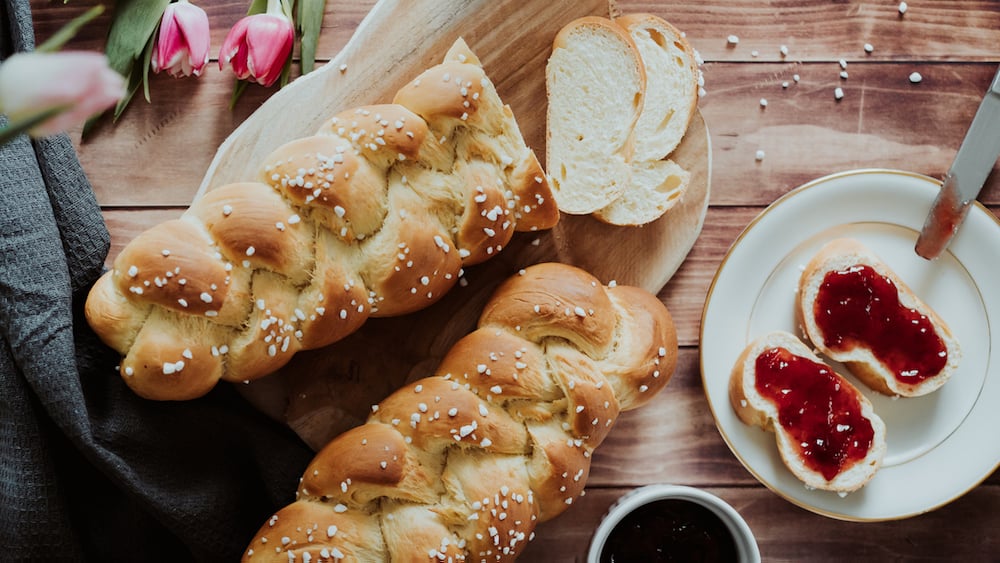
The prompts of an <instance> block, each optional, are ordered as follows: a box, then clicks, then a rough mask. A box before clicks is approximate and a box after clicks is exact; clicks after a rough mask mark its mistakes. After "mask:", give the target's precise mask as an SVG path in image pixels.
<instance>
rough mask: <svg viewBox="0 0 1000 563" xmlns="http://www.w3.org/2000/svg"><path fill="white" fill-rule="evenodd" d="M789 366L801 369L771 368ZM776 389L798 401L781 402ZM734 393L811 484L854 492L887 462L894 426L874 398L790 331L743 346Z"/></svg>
mask: <svg viewBox="0 0 1000 563" xmlns="http://www.w3.org/2000/svg"><path fill="white" fill-rule="evenodd" d="M769 366H770V367H772V368H774V369H768V367H769ZM775 366H777V367H775ZM799 366H802V367H805V368H807V369H803V370H799V369H798V367H799ZM820 368H822V369H823V370H824V371H818V370H819V369H820ZM785 369H791V370H794V371H787V372H784V373H785V374H786V375H788V376H798V377H790V380H789V381H780V380H779V379H778V378H775V377H773V376H772V375H769V373H781V370H785ZM760 370H767V372H768V373H765V372H762V371H760ZM779 384H780V385H779ZM769 390H773V391H775V392H776V394H779V395H781V396H782V397H788V398H789V399H790V401H789V402H788V403H787V404H785V405H783V406H781V405H779V404H778V402H777V401H775V400H772V399H771V398H769ZM782 390H784V391H786V393H782ZM729 399H730V402H731V403H732V405H733V409H734V410H735V411H736V414H737V416H739V418H740V420H742V421H743V422H744V423H746V424H748V425H751V426H758V427H760V428H762V429H764V430H767V431H771V432H774V433H775V440H776V442H777V446H778V453H779V454H780V456H781V460H782V462H783V463H784V464H785V466H786V467H788V469H789V471H791V472H792V474H793V475H795V477H797V478H798V479H799V480H801V481H802V482H803V483H805V485H806V486H807V487H810V488H815V489H821V490H826V491H835V492H838V493H842V494H846V493H849V492H852V491H856V490H858V489H860V488H861V487H863V486H864V485H865V484H867V483H868V482H869V481H870V480H871V479H872V477H874V475H875V473H876V472H877V471H878V469H879V468H880V467H881V465H882V460H883V458H884V457H885V451H886V442H885V432H886V428H885V423H884V422H883V421H882V419H881V418H880V417H879V416H878V415H877V414H875V411H874V410H873V408H872V405H871V402H870V401H869V400H868V399H867V398H866V397H865V396H864V395H862V394H861V392H860V391H858V389H857V388H856V387H854V385H853V384H851V382H850V381H848V380H847V379H845V378H844V377H843V376H842V375H840V374H838V373H836V372H835V371H834V370H833V369H832V368H830V367H829V366H827V365H825V364H823V362H822V360H820V358H819V357H818V356H816V355H815V354H814V353H813V352H812V350H810V349H809V347H808V346H806V345H805V344H804V343H802V341H801V340H799V339H798V338H796V337H795V336H793V335H792V334H790V333H788V332H784V331H775V332H771V333H768V334H766V335H764V336H762V337H760V338H758V339H757V340H755V341H753V342H751V343H750V344H749V345H748V346H747V347H746V348H745V349H744V350H743V353H742V354H741V355H740V357H739V360H737V362H736V364H735V365H734V366H733V371H732V373H731V375H730V379H729ZM806 399H808V400H806ZM800 430H802V431H801V432H800ZM854 444H857V445H856V446H855V445H854ZM851 454H853V456H852V455H851ZM844 457H847V458H848V459H847V461H842V460H843V458H844ZM817 464H818V465H817ZM841 464H842V465H841Z"/></svg>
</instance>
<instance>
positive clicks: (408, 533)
mask: <svg viewBox="0 0 1000 563" xmlns="http://www.w3.org/2000/svg"><path fill="white" fill-rule="evenodd" d="M535 305H538V307H537V309H536V308H535ZM567 306H568V307H569V312H568V313H567V311H566V307H567ZM577 307H579V308H581V309H582V310H583V313H582V314H578V312H577V311H576V308H577ZM557 312H558V314H556V313H557ZM587 319H590V321H589V322H588V321H587ZM676 354H677V338H676V333H675V332H674V328H673V322H672V320H671V318H670V314H669V313H668V312H667V309H666V307H664V306H663V304H662V303H661V302H660V301H659V300H658V299H657V298H656V297H655V296H652V295H650V294H648V293H646V292H644V291H643V290H641V289H636V288H629V287H622V286H616V287H606V286H604V285H603V284H601V283H600V282H598V281H597V280H596V278H594V277H593V276H591V275H590V274H588V273H586V272H584V271H582V270H580V269H578V268H574V267H572V266H568V265H564V264H537V265H534V266H531V267H529V268H527V269H525V270H524V271H522V272H521V273H520V274H518V275H515V276H513V277H512V278H510V279H509V280H507V281H505V282H504V283H502V284H501V285H500V286H499V287H498V289H497V290H496V291H495V292H494V294H493V296H491V298H490V300H489V301H488V303H487V305H486V307H485V308H484V311H483V313H482V315H481V316H480V320H479V327H478V328H477V329H476V330H475V331H473V332H472V333H470V334H469V335H467V336H466V337H464V338H462V339H461V340H459V341H458V342H457V343H456V344H455V345H454V347H452V349H451V350H450V351H449V352H448V353H447V354H446V355H445V357H444V359H443V360H442V362H441V364H440V365H439V366H438V369H437V370H436V371H435V375H432V376H430V377H426V378H423V379H419V380H417V381H415V382H412V383H411V384H409V385H407V386H405V387H403V388H401V389H398V390H397V391H395V392H393V393H392V394H390V395H389V396H388V397H387V398H386V399H384V400H383V401H382V402H381V403H380V404H378V405H376V406H375V407H373V412H372V414H371V416H370V417H369V419H368V421H367V422H366V423H365V424H362V425H361V426H358V427H355V428H353V429H351V430H349V431H347V432H345V433H344V434H341V435H340V436H339V437H337V438H335V439H334V440H333V441H331V442H330V443H329V444H328V445H327V446H326V447H324V448H323V449H322V450H320V452H319V453H318V454H317V455H316V457H315V458H314V459H313V461H312V463H310V465H309V467H307V468H306V471H305V473H304V474H303V476H302V482H301V487H300V489H299V492H298V501H297V502H296V504H302V503H309V504H314V505H317V506H319V507H321V508H322V509H323V510H327V511H329V512H334V513H340V514H342V515H348V514H349V515H355V516H358V517H364V518H369V519H370V521H371V524H370V528H373V529H374V528H379V529H381V531H382V539H381V541H380V542H377V545H383V546H384V551H383V552H382V553H381V554H379V556H378V557H377V559H378V560H383V561H392V562H396V561H438V560H452V561H483V560H485V561H514V560H515V559H516V557H517V555H518V554H520V553H521V551H522V550H523V548H524V546H525V545H526V544H527V542H528V541H529V540H530V539H531V537H532V535H533V533H534V529H535V526H536V524H537V523H538V522H541V521H545V520H548V519H550V518H553V517H555V516H557V515H558V514H560V513H562V512H563V511H564V510H566V509H567V508H569V506H570V505H572V503H573V502H574V500H575V499H577V498H579V497H580V496H581V495H582V494H583V493H584V487H585V485H586V481H587V476H588V474H589V472H590V459H591V454H592V453H593V451H594V449H595V448H596V447H598V446H599V445H600V444H601V442H602V441H603V440H604V439H605V437H606V436H607V434H608V432H609V431H610V430H611V427H612V425H613V424H614V421H615V420H616V419H617V417H618V414H619V412H620V411H621V410H623V409H627V408H634V407H635V406H638V405H640V404H642V403H644V402H646V401H647V400H648V399H649V398H651V397H652V396H653V395H655V394H656V393H657V392H658V391H659V390H660V389H662V387H663V386H664V385H665V384H666V383H667V381H668V380H669V379H670V377H671V375H672V372H673V369H674V366H675V365H676ZM657 370H658V373H657V374H656V375H655V376H654V375H653V372H654V371H657ZM293 506H294V505H293ZM278 515H279V517H281V518H284V516H282V512H279V513H278ZM301 524H302V525H304V526H306V527H308V526H309V524H308V521H303V522H302V523H301ZM261 534H267V535H268V536H269V537H271V539H272V540H273V533H272V532H270V531H269V530H268V529H266V528H264V527H262V528H261V531H260V533H259V534H258V537H257V538H255V539H254V540H253V541H252V542H251V547H252V546H256V545H260V543H261V539H262V536H261ZM268 543H271V540H269V541H268ZM324 545H327V546H328V547H330V546H334V545H336V542H335V541H332V542H331V543H329V544H324ZM348 547H351V546H350V544H348ZM345 553H346V552H345ZM313 556H315V554H313ZM428 557H430V558H431V559H427V558H428ZM254 560H255V559H254V558H253V557H251V556H247V557H244V561H254Z"/></svg>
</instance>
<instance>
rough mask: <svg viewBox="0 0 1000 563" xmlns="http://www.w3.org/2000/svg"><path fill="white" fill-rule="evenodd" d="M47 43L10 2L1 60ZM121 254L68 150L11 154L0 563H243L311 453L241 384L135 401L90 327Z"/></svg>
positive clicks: (22, 9) (5, 236) (19, 146)
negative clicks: (251, 402) (90, 298)
mask: <svg viewBox="0 0 1000 563" xmlns="http://www.w3.org/2000/svg"><path fill="white" fill-rule="evenodd" d="M33 44H34V36H33V32H32V23H31V13H30V8H29V3H28V0H0V49H2V55H4V56H9V55H10V53H12V52H16V51H21V50H28V49H31V48H32V46H33ZM0 123H5V118H4V117H3V116H0ZM108 248H109V237H108V231H107V228H106V227H105V224H104V221H103V218H102V216H101V212H100V208H99V207H98V204H97V201H96V199H95V197H94V193H93V191H92V189H91V187H90V184H89V182H88V181H87V179H86V177H85V176H84V173H83V171H82V169H81V167H80V164H79V162H78V160H77V157H76V154H75V152H74V149H73V145H72V143H71V142H70V140H69V139H68V138H67V137H66V136H59V137H53V138H49V139H45V140H41V141H32V140H30V139H29V138H27V137H26V136H21V137H19V138H17V139H15V140H14V141H13V142H10V143H7V144H6V145H3V146H0V546H2V547H0V549H2V552H0V553H2V555H0V559H2V560H3V561H234V560H238V558H239V556H240V554H241V551H242V550H243V548H244V547H245V546H246V544H247V542H248V541H249V540H250V538H252V537H253V534H254V533H255V532H256V529H257V527H258V526H259V524H260V522H262V521H264V520H266V519H267V517H268V516H269V515H270V514H271V513H272V512H273V511H274V510H275V509H276V508H278V507H280V506H283V505H285V504H287V503H288V502H290V501H291V500H292V497H293V495H294V490H295V487H296V485H297V482H298V477H299V475H300V474H301V473H302V470H303V468H304V467H305V466H306V464H307V463H308V461H309V459H310V458H311V452H310V451H309V449H308V448H307V447H306V446H305V445H304V444H303V443H302V442H301V441H300V440H299V439H298V438H297V437H296V436H295V435H294V434H293V433H291V432H290V431H289V430H287V429H286V428H284V427H282V426H281V425H279V424H277V423H274V422H272V421H270V420H268V419H267V418H266V417H264V416H262V415H261V414H259V413H258V412H257V411H255V410H253V409H252V408H250V407H249V406H248V405H247V404H246V403H245V402H244V401H243V400H242V399H241V398H240V397H239V396H238V394H237V393H236V392H235V390H234V389H233V388H232V387H230V386H220V387H218V388H216V389H215V390H214V391H213V392H212V393H210V394H209V395H208V396H206V397H204V398H203V399H199V400H196V401H190V402H185V403H157V402H151V401H146V400H143V399H140V398H139V397H137V396H136V395H135V394H133V393H132V392H131V391H129V390H128V389H127V388H126V387H125V385H124V384H123V383H122V382H121V378H120V377H118V375H117V374H116V373H115V366H116V364H117V362H118V358H117V356H116V355H115V354H114V353H113V352H111V351H110V350H109V349H107V348H106V347H105V346H103V344H101V343H100V342H99V341H98V340H97V338H96V337H95V336H94V335H93V333H92V332H90V330H89V327H88V326H87V324H86V321H85V320H84V318H83V315H82V303H83V300H84V299H85V297H86V292H87V289H88V288H89V286H90V284H91V283H93V281H94V280H95V279H96V278H97V276H98V275H99V274H100V273H101V271H102V269H103V267H104V261H105V258H106V256H107V252H108Z"/></svg>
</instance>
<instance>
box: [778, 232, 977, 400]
mask: <svg viewBox="0 0 1000 563" xmlns="http://www.w3.org/2000/svg"><path fill="white" fill-rule="evenodd" d="M864 267H867V269H866V268H864ZM849 271H850V272H854V273H853V274H847V273H846V272H849ZM837 272H841V274H840V276H838V277H830V278H829V280H830V281H831V282H834V281H835V280H839V281H836V285H827V286H825V289H823V292H822V293H821V287H824V283H825V281H824V280H827V276H828V275H830V276H835V275H836V273H837ZM865 272H868V274H866V273H865ZM869 274H870V275H871V276H874V277H872V279H871V280H869V279H868V276H869ZM845 284H848V285H845ZM858 284H864V288H863V290H862V289H861V288H860V287H859V285H858ZM873 284H877V287H880V288H881V290H879V291H880V292H877V293H875V294H872V293H871V291H872V289H871V288H872V287H873ZM852 287H853V288H854V289H853V290H852V289H850V288H852ZM835 292H843V293H841V294H840V297H835V296H836V295H837V293H835ZM881 292H884V293H885V296H882V293H881ZM871 295H874V296H875V297H880V298H879V299H878V300H874V299H872V298H871V297H869V296H871ZM862 296H864V299H863V300H862V299H861V297H862ZM844 297H852V298H853V299H852V300H851V301H848V302H847V305H846V306H845V305H838V306H836V307H831V306H827V305H822V304H820V303H818V302H817V301H818V300H820V299H822V300H824V301H826V300H833V301H834V302H843V301H845V300H844V299H843V298H844ZM896 299H898V307H896V306H894V304H893V301H895V300H896ZM796 307H797V314H798V317H799V320H800V322H801V324H802V329H803V331H804V332H805V334H806V335H807V336H808V337H809V340H810V341H812V343H813V345H814V346H815V347H816V348H817V349H818V350H819V351H820V352H821V353H822V354H823V355H825V356H826V357H828V358H830V359H832V360H834V361H838V362H843V363H844V365H845V366H846V367H847V369H849V370H850V371H851V373H853V374H854V375H855V376H856V377H857V378H858V379H860V380H861V381H862V382H864V383H865V384H866V385H868V386H869V387H871V388H872V389H874V390H875V391H878V392H880V393H884V394H886V395H900V396H904V397H917V396H921V395H926V394H928V393H931V392H932V391H934V390H936V389H938V388H940V387H941V386H942V385H944V383H945V382H946V381H948V379H949V378H951V376H952V374H954V372H955V370H956V369H957V368H958V365H959V362H960V360H961V356H962V352H961V348H960V347H959V343H958V340H957V339H956V338H955V336H954V335H953V334H952V332H951V330H950V329H949V328H948V325H947V324H945V322H944V320H942V319H941V317H939V316H938V314H937V313H936V312H935V311H934V310H932V309H931V308H930V307H929V306H927V305H926V304H925V303H924V302H923V301H921V300H920V299H919V298H918V297H917V296H916V295H914V293H913V291H912V290H911V289H910V288H909V287H908V286H907V285H906V283H904V282H903V280H901V279H900V278H899V276H897V275H896V273H895V272H893V271H892V270H891V269H890V268H889V266H887V265H886V264H885V263H884V262H883V261H882V260H881V259H880V258H879V257H878V256H876V255H875V254H874V253H873V252H872V251H871V250H870V249H869V248H867V247H866V246H865V245H863V244H862V243H861V242H859V241H857V240H855V239H850V238H840V239H835V240H833V241H830V242H828V243H827V244H826V245H824V246H823V247H822V248H821V249H820V250H819V252H817V253H816V255H815V256H814V257H813V258H812V260H810V261H809V263H808V264H807V265H806V268H805V270H803V272H802V275H801V277H800V279H799V294H798V300H797V306H796ZM880 308H884V311H887V313H885V314H882V313H878V312H877V311H878V310H879V309H880ZM852 311H853V313H854V314H853V315H852V314H851V312H852ZM897 311H898V312H900V316H896V312H897ZM849 319H854V321H853V322H850V320H849ZM823 327H827V328H828V329H827V330H823ZM834 329H836V330H834ZM942 354H943V356H944V357H941V355H942Z"/></svg>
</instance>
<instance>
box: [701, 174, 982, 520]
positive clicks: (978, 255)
mask: <svg viewBox="0 0 1000 563" xmlns="http://www.w3.org/2000/svg"><path fill="white" fill-rule="evenodd" d="M939 187H940V182H938V181H937V180H934V179H932V178H929V177H926V176H922V175H918V174H913V173H909V172H900V171H895V170H858V171H851V172H844V173H839V174H834V175H832V176H826V177H823V178H820V179H818V180H814V181H813V182H810V183H808V184H806V185H804V186H801V187H799V188H797V189H795V190H793V191H791V192H789V193H788V194H786V195H785V196H783V197H782V198H780V199H778V200H777V201H776V202H774V204H772V205H771V206H769V207H768V208H767V209H766V210H765V211H764V212H763V213H761V214H760V215H759V216H758V217H757V218H756V219H755V220H754V221H753V222H752V223H751V224H750V225H749V226H748V227H747V228H746V229H745V230H744V231H743V233H742V234H741V235H740V237H739V238H738V239H737V240H736V242H735V243H734V244H733V246H732V247H731V248H730V250H729V253H728V254H727V256H726V258H725V259H724V260H723V262H722V266H721V267H720V268H719V271H718V273H717V274H716V277H715V280H714V281H713V283H712V287H711V288H710V290H709V292H708V297H707V299H706V302H705V310H704V313H703V316H702V327H701V369H702V380H703V382H704V385H705V392H706V394H707V396H708V401H709V405H710V406H711V409H712V413H713V415H714V416H715V420H716V424H717V425H718V427H719V431H720V432H721V433H722V437H723V438H724V439H725V441H726V442H727V443H728V444H729V447H730V448H731V449H732V451H733V453H735V454H736V457H737V458H739V460H740V461H741V462H742V463H743V465H744V466H746V468H747V469H748V470H749V471H750V472H751V473H752V474H753V475H754V476H755V477H756V478H757V479H758V480H760V481H761V483H763V484H764V485H766V486H767V487H768V488H770V489H771V490H773V491H774V492H775V493H777V494H778V495H780V496H782V497H784V498H785V499H787V500H789V501H790V502H792V503H795V504H797V505H799V506H802V507H804V508H806V509H809V510H811V511H813V512H816V513H819V514H823V515H825V516H829V517H832V518H839V519H844V520H857V521H873V520H890V519H898V518H906V517H909V516H914V515H917V514H920V513H923V512H927V511H929V510H932V509H934V508H937V507H939V506H942V505H944V504H946V503H948V502H950V501H952V500H954V499H956V498H958V497H959V496H961V495H962V494H964V493H965V492H967V491H969V490H970V489H972V488H973V487H975V486H976V485H978V484H979V483H980V482H981V481H982V480H983V479H985V478H986V477H988V476H989V475H990V474H991V473H992V472H993V471H994V470H995V469H996V468H997V467H998V465H1000V440H997V439H996V431H997V429H998V428H1000V374H998V373H997V371H998V367H997V366H996V365H994V364H993V363H992V351H993V350H994V349H997V350H998V351H1000V341H998V339H1000V328H998V330H997V331H995V332H994V331H993V330H992V321H997V322H1000V222H998V221H997V219H996V217H994V216H993V215H992V214H991V213H990V212H989V211H988V210H986V208H984V207H982V206H981V205H979V204H976V205H975V206H974V207H973V208H972V209H971V210H970V212H969V215H968V218H967V219H966V222H965V223H964V224H963V226H962V228H961V229H960V231H959V233H958V234H957V235H956V237H955V238H954V239H953V240H952V243H951V245H950V246H949V248H948V251H947V252H946V253H945V254H944V255H942V256H941V257H940V258H938V259H937V260H935V261H933V262H929V261H927V260H924V259H923V258H920V257H919V256H917V255H916V253H915V252H914V250H913V246H914V244H915V242H916V239H917V234H918V232H919V230H920V228H921V226H922V225H923V223H924V219H925V217H926V215H927V211H928V210H929V209H930V206H931V203H932V202H933V200H934V197H935V195H936V194H937V192H938V189H939ZM843 236H849V237H853V238H856V239H858V240H860V241H861V242H863V243H864V244H866V245H867V246H868V247H869V248H871V249H872V250H873V251H874V252H875V253H876V254H878V255H879V257H880V258H882V260H883V261H885V262H886V263H887V264H888V265H889V266H890V267H891V268H892V269H893V270H894V271H895V272H896V273H897V274H898V275H899V276H900V277H901V278H902V279H903V280H904V281H905V282H906V283H907V285H909V286H910V288H911V289H912V290H913V291H914V292H915V293H916V294H917V295H918V296H919V297H920V298H921V299H922V300H923V301H924V302H925V303H927V304H928V305H930V306H931V307H932V308H933V309H935V310H936V311H937V312H938V314H939V315H940V316H941V317H942V318H943V319H944V320H945V322H946V323H947V324H948V325H949V326H950V327H951V329H952V332H953V333H954V334H955V336H956V337H957V338H958V341H959V343H960V345H961V347H962V362H961V364H960V367H959V370H958V372H957V373H955V375H954V376H953V377H952V379H951V380H950V381H948V383H946V384H945V385H944V386H943V387H942V388H941V389H939V390H938V391H936V392H934V393H932V394H930V395H927V396H924V397H919V398H897V399H894V398H890V397H886V396H884V395H881V394H879V393H875V392H873V391H871V390H869V389H868V388H867V387H865V386H864V385H863V384H860V383H858V382H857V380H854V381H855V383H856V384H857V386H858V388H859V389H860V390H861V391H862V392H863V393H864V394H865V395H866V396H867V397H868V398H869V399H871V401H872V404H873V405H874V407H875V412H877V413H878V414H879V415H880V416H881V417H882V418H883V420H885V423H886V426H887V435H886V439H887V442H888V450H887V452H886V457H885V461H884V463H883V466H882V469H880V470H879V472H878V473H877V474H876V475H875V477H874V478H873V479H872V480H871V481H870V482H869V483H868V485H866V486H865V487H863V488H862V489H860V490H859V491H856V492H854V493H851V494H849V495H847V496H846V497H841V496H839V495H838V494H836V493H831V492H826V491H818V490H808V489H806V488H805V486H804V485H803V484H802V483H801V482H800V481H799V480H798V479H796V478H795V477H794V476H793V475H792V474H791V473H790V472H789V471H788V470H787V469H786V468H785V466H784V465H783V464H782V463H781V460H780V458H779V456H778V452H777V447H776V446H775V442H774V434H771V433H769V432H764V431H762V430H760V429H759V428H752V427H749V426H747V425H745V424H743V423H742V422H741V421H740V420H739V418H737V417H736V414H735V412H734V411H733V408H732V406H731V405H730V403H729V395H728V383H729V374H730V371H731V370H732V367H733V365H734V364H735V362H736V359H737V357H738V356H739V354H740V352H741V351H742V350H743V348H744V347H745V346H746V345H747V344H748V343H749V342H750V341H751V340H753V339H754V338H756V337H758V336H760V335H763V334H764V333H766V332H769V331H772V330H785V331H788V332H791V333H793V334H797V335H799V336H800V337H801V335H802V331H801V330H800V329H799V328H798V327H797V326H796V322H795V314H794V301H795V297H796V294H795V293H796V286H797V282H798V278H799V274H800V273H801V271H802V269H803V267H804V266H805V264H806V262H808V261H809V259H810V258H811V257H812V256H813V254H815V253H816V252H817V251H818V250H819V248H820V247H821V246H822V245H823V244H824V243H825V242H827V241H829V240H831V239H833V238H837V237H843ZM833 365H834V366H835V367H837V368H840V366H837V365H836V364H833ZM838 371H839V372H840V373H842V374H845V375H847V376H848V377H849V378H850V375H849V373H848V372H847V371H846V370H844V369H838Z"/></svg>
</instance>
